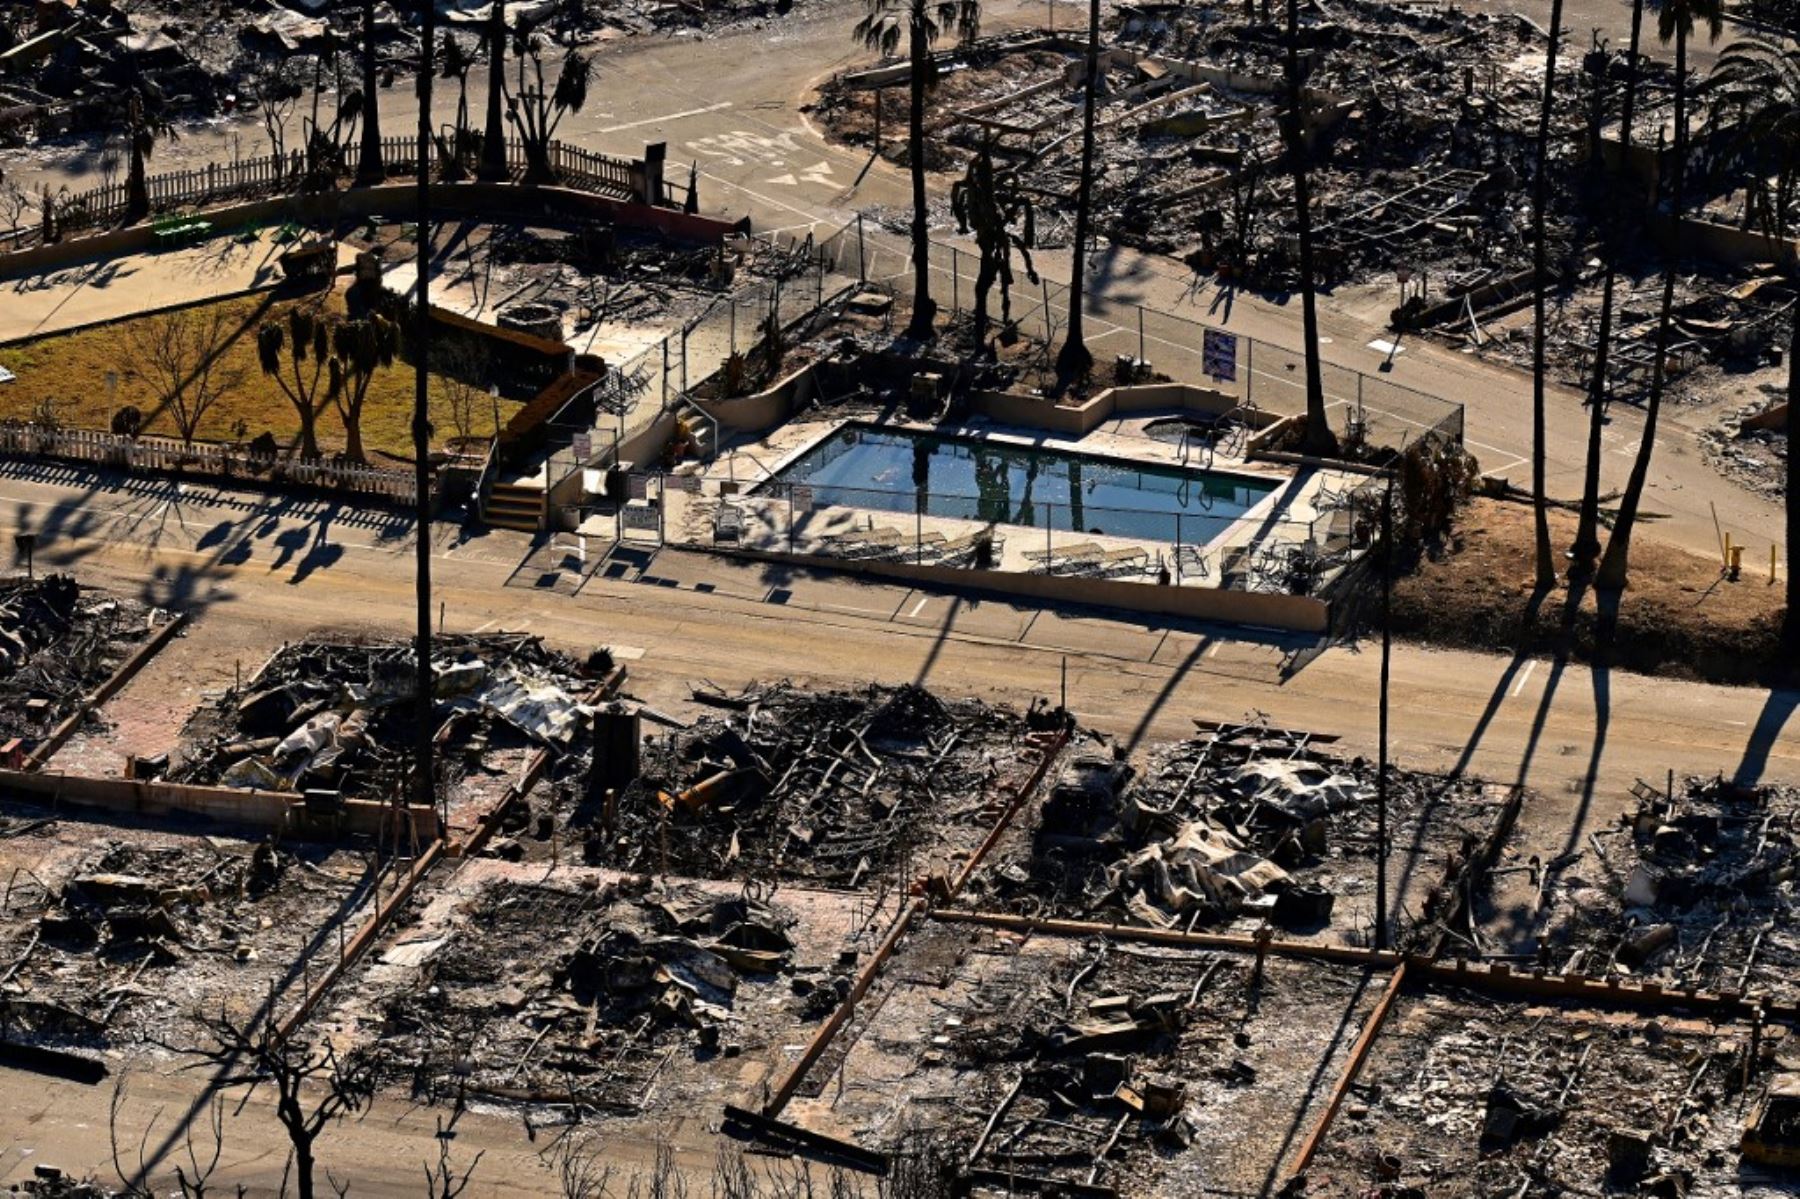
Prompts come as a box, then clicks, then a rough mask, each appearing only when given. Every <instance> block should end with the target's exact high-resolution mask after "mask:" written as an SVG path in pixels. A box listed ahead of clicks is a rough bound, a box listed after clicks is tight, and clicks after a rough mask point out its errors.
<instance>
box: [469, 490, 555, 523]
mask: <svg viewBox="0 0 1800 1199" xmlns="http://www.w3.org/2000/svg"><path fill="white" fill-rule="evenodd" d="M548 504H549V496H548V494H547V493H546V492H545V490H544V488H543V487H541V486H535V487H534V486H521V485H519V484H517V483H495V484H494V485H493V488H492V490H490V491H489V493H488V497H487V500H486V502H484V503H483V504H482V506H481V519H482V520H484V521H486V522H487V523H488V524H490V525H493V526H494V527H495V528H498V529H516V530H518V531H519V532H522V533H535V532H537V531H538V530H539V529H541V528H543V527H544V516H545V512H546V510H547V508H548Z"/></svg>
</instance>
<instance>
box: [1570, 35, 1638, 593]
mask: <svg viewBox="0 0 1800 1199" xmlns="http://www.w3.org/2000/svg"><path fill="white" fill-rule="evenodd" d="M1643 27H1644V0H1633V3H1632V5H1631V49H1630V51H1629V55H1628V59H1627V61H1626V64H1625V103H1624V105H1623V111H1622V112H1621V113H1620V116H1621V118H1622V123H1621V125H1620V129H1619V147H1620V150H1619V166H1620V170H1621V172H1623V171H1625V170H1626V169H1627V164H1626V160H1627V159H1628V158H1629V157H1630V156H1631V122H1632V121H1633V120H1634V119H1635V118H1636V115H1637V86H1638V61H1637V58H1638V39H1639V37H1640V36H1641V34H1642V31H1643ZM1613 215H1614V216H1615V217H1616V215H1617V214H1613ZM1623 241H1624V236H1623V229H1622V228H1621V227H1620V226H1619V225H1617V224H1615V225H1614V226H1613V230H1612V237H1611V239H1610V244H1609V245H1608V246H1607V253H1606V279H1605V282H1604V283H1603V284H1602V285H1601V289H1600V336H1599V339H1598V340H1597V341H1596V342H1595V345H1594V376H1593V382H1592V383H1591V384H1590V385H1589V389H1588V440H1587V461H1586V462H1585V463H1584V466H1583V471H1582V480H1581V515H1580V518H1579V519H1578V521H1577V523H1576V527H1575V544H1574V545H1573V546H1572V547H1570V550H1569V555H1570V557H1571V558H1572V559H1573V563H1572V565H1571V566H1570V568H1569V573H1570V574H1571V575H1572V576H1573V577H1576V578H1583V579H1585V578H1587V577H1588V576H1589V575H1591V574H1593V572H1594V563H1595V562H1596V561H1597V560H1598V559H1599V557H1600V451H1601V444H1600V435H1601V433H1602V431H1603V430H1604V429H1605V427H1606V372H1607V364H1608V360H1609V358H1610V355H1611V351H1612V326H1613V290H1614V285H1615V281H1616V277H1617V274H1618V264H1619V254H1620V251H1621V249H1622V242H1623Z"/></svg>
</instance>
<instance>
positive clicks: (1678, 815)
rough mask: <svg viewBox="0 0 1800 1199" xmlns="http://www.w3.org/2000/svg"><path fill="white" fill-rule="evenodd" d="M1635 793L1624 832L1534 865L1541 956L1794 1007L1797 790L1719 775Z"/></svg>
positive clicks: (1599, 836)
mask: <svg viewBox="0 0 1800 1199" xmlns="http://www.w3.org/2000/svg"><path fill="white" fill-rule="evenodd" d="M1637 792H1638V801H1639V802H1638V806H1637V808H1636V810H1635V812H1633V813H1630V814H1629V815H1628V816H1627V817H1626V818H1625V819H1624V820H1623V822H1622V823H1621V824H1620V825H1619V826H1618V827H1616V828H1611V829H1606V830H1603V831H1600V832H1597V833H1594V834H1592V835H1590V836H1589V838H1588V839H1587V840H1586V842H1585V843H1584V844H1583V845H1582V846H1580V847H1579V848H1578V849H1575V850H1572V851H1571V852H1570V853H1568V854H1566V855H1564V856H1563V857H1561V858H1558V859H1555V860H1553V861H1551V862H1549V863H1546V864H1541V865H1539V864H1535V863H1534V864H1533V875H1534V877H1537V878H1539V879H1541V882H1542V885H1541V895H1542V898H1541V900H1540V906H1539V915H1538V919H1539V920H1540V922H1541V933H1540V941H1539V943H1540V947H1541V948H1540V956H1542V957H1543V958H1545V959H1546V960H1547V961H1548V963H1549V964H1551V965H1554V966H1555V967H1557V968H1558V969H1561V970H1563V971H1566V972H1568V973H1571V974H1587V975H1593V976H1607V975H1615V976H1616V975H1634V976H1641V977H1645V978H1652V979H1659V980H1663V981H1666V982H1679V983H1681V984H1683V985H1691V986H1701V987H1705V988H1709V989H1713V990H1723V991H1733V992H1739V993H1745V994H1748V993H1760V994H1763V995H1766V996H1768V997H1770V998H1772V999H1777V1000H1781V1001H1784V1002H1790V1001H1792V1000H1793V998H1794V996H1795V982H1794V978H1795V968H1796V967H1797V966H1800V934H1796V932H1795V926H1794V920H1795V915H1796V905H1795V897H1794V879H1795V875H1796V872H1797V871H1800V849H1797V841H1796V837H1797V833H1796V820H1797V819H1800V790H1796V789H1794V788H1792V787H1777V786H1755V787H1747V786H1738V785H1736V784H1734V783H1731V782H1729V781H1727V780H1723V779H1716V778H1715V779H1688V780H1686V781H1685V782H1678V783H1677V785H1676V787H1675V790H1674V793H1673V794H1672V795H1671V794H1669V793H1668V792H1667V790H1666V789H1659V788H1653V787H1649V786H1646V785H1644V784H1642V783H1640V784H1638V788H1637Z"/></svg>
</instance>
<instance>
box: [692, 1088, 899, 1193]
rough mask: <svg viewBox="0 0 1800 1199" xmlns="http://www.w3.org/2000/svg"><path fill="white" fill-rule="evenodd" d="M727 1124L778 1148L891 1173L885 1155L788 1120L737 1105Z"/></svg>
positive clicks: (727, 1110)
mask: <svg viewBox="0 0 1800 1199" xmlns="http://www.w3.org/2000/svg"><path fill="white" fill-rule="evenodd" d="M725 1122H726V1123H727V1124H737V1125H740V1126H741V1127H743V1128H745V1129H746V1130H748V1131H750V1132H752V1133H755V1134H756V1135H757V1136H758V1137H759V1138H761V1139H762V1140H766V1141H773V1142H775V1143H776V1144H782V1143H790V1144H794V1145H799V1146H802V1147H804V1148H807V1149H810V1150H812V1151H813V1152H815V1153H821V1154H824V1155H826V1156H828V1157H834V1158H838V1159H839V1160H841V1161H843V1162H845V1163H846V1164H848V1165H851V1166H854V1167H856V1168H857V1169H859V1170H863V1171H865V1172H867V1173H870V1174H878V1175H884V1176H885V1175H886V1174H887V1172H888V1168H889V1162H888V1157H887V1154H885V1153H880V1152H877V1151H876V1150H874V1149H867V1148H864V1147H863V1146H861V1145H858V1144H857V1143H856V1142H854V1141H846V1140H843V1139H841V1138H839V1137H833V1136H827V1135H826V1134H824V1133H822V1132H814V1131H812V1130H811V1129H809V1128H801V1127H800V1126H799V1125H798V1124H789V1123H788V1122H787V1121H785V1120H777V1119H775V1118H774V1117H773V1116H766V1115H764V1114H763V1113H761V1112H753V1111H751V1110H749V1109H748V1108H742V1107H739V1106H737V1105H736V1104H734V1103H727V1104H726V1105H725Z"/></svg>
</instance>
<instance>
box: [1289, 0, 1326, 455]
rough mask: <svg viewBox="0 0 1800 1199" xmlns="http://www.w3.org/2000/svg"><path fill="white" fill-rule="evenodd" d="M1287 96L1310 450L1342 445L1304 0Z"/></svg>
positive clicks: (1294, 15)
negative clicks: (1319, 282) (1324, 335)
mask: <svg viewBox="0 0 1800 1199" xmlns="http://www.w3.org/2000/svg"><path fill="white" fill-rule="evenodd" d="M1284 74H1285V75H1286V83H1287V102H1286V104H1284V105H1283V107H1282V112H1281V121H1280V124H1281V132H1282V141H1283V143H1284V148H1285V149H1286V151H1287V159H1288V167H1289V169H1290V170H1291V171H1292V172H1293V176H1294V225H1295V233H1296V234H1297V236H1298V241H1299V243H1300V330H1301V340H1302V343H1303V344H1302V346H1301V349H1302V350H1303V351H1304V352H1305V357H1306V432H1305V439H1304V440H1303V441H1302V442H1301V445H1302V448H1304V449H1305V450H1306V452H1307V453H1309V454H1317V455H1320V456H1324V455H1328V454H1332V453H1335V452H1336V451H1337V435H1336V434H1334V433H1333V432H1332V431H1331V425H1330V422H1328V421H1327V420H1326V418H1325V377H1324V372H1323V369H1322V367H1321V366H1320V362H1319V302H1318V296H1317V294H1316V291H1315V288H1314V283H1313V233H1312V178H1311V175H1310V167H1311V163H1310V162H1309V159H1310V157H1311V155H1310V153H1309V147H1308V144H1307V136H1306V113H1307V105H1308V102H1309V95H1308V92H1307V89H1306V79H1305V74H1304V73H1303V70H1302V65H1301V62H1300V5H1299V0H1287V56H1286V68H1285V71H1284Z"/></svg>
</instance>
